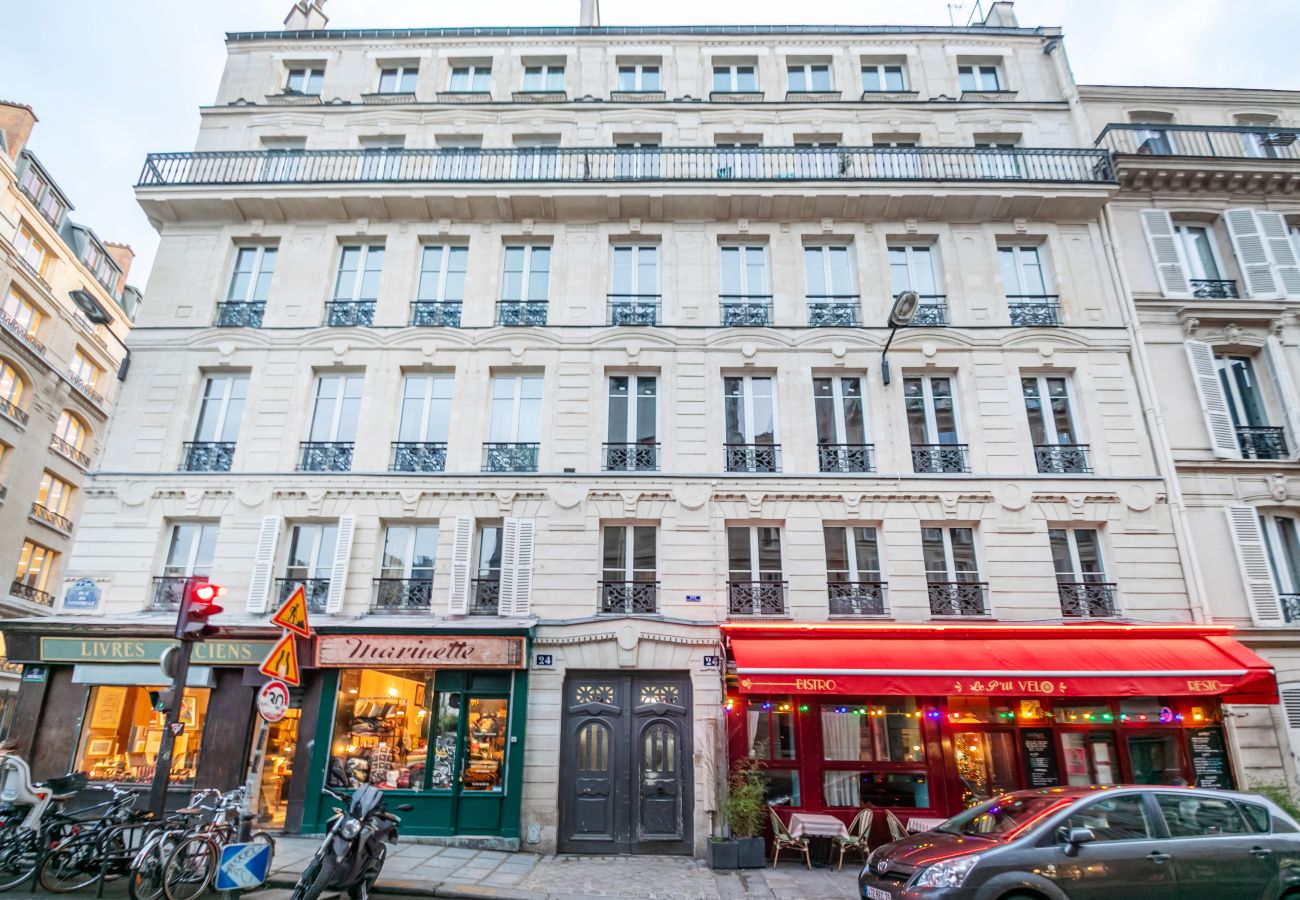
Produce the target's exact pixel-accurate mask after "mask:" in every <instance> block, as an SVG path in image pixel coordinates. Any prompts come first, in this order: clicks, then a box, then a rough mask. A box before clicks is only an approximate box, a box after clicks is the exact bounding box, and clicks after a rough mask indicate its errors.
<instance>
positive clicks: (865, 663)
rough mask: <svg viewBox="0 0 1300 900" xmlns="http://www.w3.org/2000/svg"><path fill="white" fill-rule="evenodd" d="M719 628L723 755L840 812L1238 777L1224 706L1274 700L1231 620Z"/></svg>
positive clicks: (804, 803) (797, 798)
mask: <svg viewBox="0 0 1300 900" xmlns="http://www.w3.org/2000/svg"><path fill="white" fill-rule="evenodd" d="M722 628H723V632H724V635H725V637H726V644H727V648H728V653H729V658H730V662H731V664H732V666H733V673H734V674H733V679H734V680H733V681H732V683H731V685H730V686H729V691H728V698H727V700H726V702H725V707H726V709H727V720H728V738H729V740H728V746H729V755H730V758H731V761H732V762H733V763H734V762H735V761H737V760H740V759H744V758H752V759H756V760H758V761H759V762H760V764H761V766H762V769H763V772H764V776H765V778H766V780H767V799H768V802H769V803H770V804H771V805H773V806H776V807H788V808H790V809H791V810H815V811H818V812H828V813H831V814H835V815H840V816H842V817H843V818H845V820H846V821H847V820H849V819H851V818H852V816H853V815H854V814H855V813H856V812H857V810H859V809H860V808H862V807H864V806H868V805H870V806H874V807H881V808H887V809H891V810H893V811H894V812H895V814H897V815H898V816H899V817H900V818H901V819H903V820H904V821H905V822H906V821H908V820H909V819H911V818H917V819H922V820H924V819H938V818H946V817H947V816H949V815H952V814H954V813H956V812H959V811H961V810H962V809H964V808H967V807H969V806H973V805H975V804H976V803H979V802H981V801H983V800H985V799H988V798H989V797H991V796H994V795H996V794H998V793H1000V792H1004V791H1010V790H1017V789H1021V788H1034V787H1055V786H1060V785H1089V784H1116V783H1130V784H1170V785H1182V784H1187V785H1196V786H1199V787H1207V788H1232V787H1235V786H1237V784H1238V783H1239V781H1240V779H1239V775H1238V764H1237V760H1236V759H1235V754H1234V752H1233V749H1232V735H1231V730H1230V729H1229V728H1227V727H1226V725H1225V715H1226V714H1225V706H1228V705H1231V704H1275V703H1277V688H1276V682H1275V678H1274V675H1273V670H1272V668H1271V667H1270V666H1269V664H1268V663H1267V662H1266V661H1265V660H1263V659H1261V658H1260V657H1258V656H1256V655H1255V654H1254V653H1253V652H1251V651H1250V650H1248V649H1246V648H1245V647H1244V646H1242V645H1241V644H1239V643H1238V642H1237V641H1235V640H1233V639H1232V638H1231V637H1230V634H1231V628H1229V627H1226V626H1225V627H1216V626H1123V625H1086V626H1075V625H1064V626H968V625H957V626H946V625H929V626H925V625H923V626H893V625H879V626H864V625H843V626H839V625H793V624H784V625H783V624H758V623H754V624H750V623H744V624H738V623H731V624H726V625H723V626H722Z"/></svg>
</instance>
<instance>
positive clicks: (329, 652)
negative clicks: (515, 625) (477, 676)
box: [316, 634, 524, 669]
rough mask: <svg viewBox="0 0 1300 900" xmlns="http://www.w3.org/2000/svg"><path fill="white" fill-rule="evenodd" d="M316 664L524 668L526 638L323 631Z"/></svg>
mask: <svg viewBox="0 0 1300 900" xmlns="http://www.w3.org/2000/svg"><path fill="white" fill-rule="evenodd" d="M316 665H318V666H346V667H348V668H352V667H354V666H394V665H400V666H426V667H431V668H432V667H438V668H443V667H445V668H452V669H476V668H493V669H522V668H523V667H524V639H523V638H521V637H481V636H479V635H459V634H458V635H450V634H409V635H408V634H403V635H386V634H375V635H371V634H330V635H324V634H323V635H319V636H318V637H317V638H316Z"/></svg>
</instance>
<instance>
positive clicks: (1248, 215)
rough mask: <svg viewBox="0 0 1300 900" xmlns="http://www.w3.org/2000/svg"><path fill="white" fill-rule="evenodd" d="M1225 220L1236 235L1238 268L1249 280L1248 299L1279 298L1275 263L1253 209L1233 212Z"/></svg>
mask: <svg viewBox="0 0 1300 900" xmlns="http://www.w3.org/2000/svg"><path fill="white" fill-rule="evenodd" d="M1223 219H1224V221H1225V222H1227V223H1228V234H1230V235H1232V249H1233V250H1235V251H1236V253H1237V265H1238V266H1240V267H1241V275H1242V278H1244V279H1245V280H1246V296H1248V297H1276V296H1277V295H1278V289H1277V280H1276V279H1275V278H1274V277H1273V265H1272V259H1271V257H1270V256H1269V255H1268V248H1267V247H1266V246H1265V245H1264V235H1263V234H1262V233H1261V232H1260V227H1259V222H1258V221H1257V220H1256V218H1255V211H1254V210H1253V209H1229V210H1227V211H1225V212H1224V214H1223Z"/></svg>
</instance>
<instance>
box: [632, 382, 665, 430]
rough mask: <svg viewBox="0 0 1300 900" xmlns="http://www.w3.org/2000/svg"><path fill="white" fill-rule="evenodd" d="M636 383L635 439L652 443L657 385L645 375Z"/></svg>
mask: <svg viewBox="0 0 1300 900" xmlns="http://www.w3.org/2000/svg"><path fill="white" fill-rule="evenodd" d="M636 383H637V397H636V439H637V440H638V441H641V442H646V443H654V442H655V439H656V429H657V427H658V410H659V405H658V404H659V399H658V395H657V393H656V391H657V388H658V385H657V382H656V380H655V379H654V378H653V377H651V376H645V375H642V376H641V377H640V378H638V379H637V380H636Z"/></svg>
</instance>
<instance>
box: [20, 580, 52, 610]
mask: <svg viewBox="0 0 1300 900" xmlns="http://www.w3.org/2000/svg"><path fill="white" fill-rule="evenodd" d="M9 593H11V594H13V595H14V596H15V597H22V598H23V599H24V600H26V601H28V602H29V603H39V604H40V605H41V606H51V607H52V606H54V595H53V594H50V593H47V592H46V591H43V590H41V589H40V588H36V587H33V586H32V585H30V584H28V583H27V582H25V581H19V580H18V579H14V581H13V583H12V584H10V585H9Z"/></svg>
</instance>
